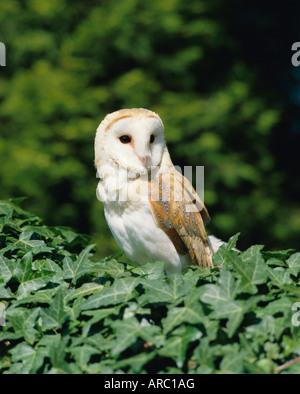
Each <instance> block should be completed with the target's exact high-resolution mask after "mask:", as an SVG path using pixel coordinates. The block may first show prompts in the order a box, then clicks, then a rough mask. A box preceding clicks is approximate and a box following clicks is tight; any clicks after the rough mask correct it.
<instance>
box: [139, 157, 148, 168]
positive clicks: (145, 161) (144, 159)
mask: <svg viewBox="0 0 300 394" xmlns="http://www.w3.org/2000/svg"><path fill="white" fill-rule="evenodd" d="M139 159H140V160H141V162H142V164H143V166H144V167H145V168H148V167H149V165H150V164H151V159H150V156H149V155H146V156H142V157H139Z"/></svg>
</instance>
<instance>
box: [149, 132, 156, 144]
mask: <svg viewBox="0 0 300 394" xmlns="http://www.w3.org/2000/svg"><path fill="white" fill-rule="evenodd" d="M154 140H155V135H153V134H151V136H150V144H153V142H154Z"/></svg>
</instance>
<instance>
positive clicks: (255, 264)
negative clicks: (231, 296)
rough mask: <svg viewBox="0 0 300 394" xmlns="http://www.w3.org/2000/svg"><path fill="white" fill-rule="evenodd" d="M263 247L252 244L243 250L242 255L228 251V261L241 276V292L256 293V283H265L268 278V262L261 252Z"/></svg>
mask: <svg viewBox="0 0 300 394" xmlns="http://www.w3.org/2000/svg"><path fill="white" fill-rule="evenodd" d="M262 248H263V246H261V245H255V246H251V247H250V248H249V249H248V250H246V251H245V252H243V253H242V254H241V256H237V255H234V254H233V253H232V252H229V251H227V252H226V258H227V259H228V262H229V263H230V264H231V265H232V266H233V267H234V269H235V270H236V271H237V272H238V273H239V275H240V276H241V279H242V281H241V284H240V286H239V292H242V293H251V294H255V293H256V292H257V288H256V286H255V285H258V284H262V283H265V282H266V280H267V278H268V272H267V268H266V264H265V262H264V259H263V257H262V254H261V253H260V250H261V249H262Z"/></svg>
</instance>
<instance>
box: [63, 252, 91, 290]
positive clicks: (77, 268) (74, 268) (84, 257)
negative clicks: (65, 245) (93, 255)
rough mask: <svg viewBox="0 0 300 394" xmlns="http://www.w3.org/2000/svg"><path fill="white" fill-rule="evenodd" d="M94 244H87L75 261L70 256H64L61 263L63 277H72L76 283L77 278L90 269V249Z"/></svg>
mask: <svg viewBox="0 0 300 394" xmlns="http://www.w3.org/2000/svg"><path fill="white" fill-rule="evenodd" d="M94 246H95V245H89V246H88V247H87V248H85V249H84V250H83V251H82V252H81V253H80V254H79V256H78V258H77V260H76V261H74V262H73V261H72V259H71V258H70V257H65V258H64V263H63V277H64V279H72V282H73V283H74V284H76V282H77V280H78V279H79V278H81V277H82V276H83V275H85V274H86V273H87V272H89V271H90V269H91V262H90V260H89V254H90V251H91V250H92V249H93V247H94Z"/></svg>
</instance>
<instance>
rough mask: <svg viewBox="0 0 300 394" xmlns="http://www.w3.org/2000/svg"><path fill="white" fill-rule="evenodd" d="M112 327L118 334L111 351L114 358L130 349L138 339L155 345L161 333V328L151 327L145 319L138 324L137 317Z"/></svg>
mask: <svg viewBox="0 0 300 394" xmlns="http://www.w3.org/2000/svg"><path fill="white" fill-rule="evenodd" d="M112 327H113V328H114V330H115V332H116V339H115V340H114V342H113V344H112V350H111V354H112V355H113V356H117V355H119V354H120V353H121V352H123V351H124V350H125V349H127V348H129V347H130V346H131V345H132V344H133V343H135V342H136V340H137V339H138V338H142V339H143V340H144V341H145V342H153V343H155V336H156V334H157V333H158V332H159V331H160V329H159V327H157V326H153V325H151V324H150V323H148V322H147V321H146V320H145V319H143V320H142V321H141V322H138V320H137V319H136V318H135V317H132V318H130V319H125V320H123V321H120V320H119V321H116V322H113V323H112Z"/></svg>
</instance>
